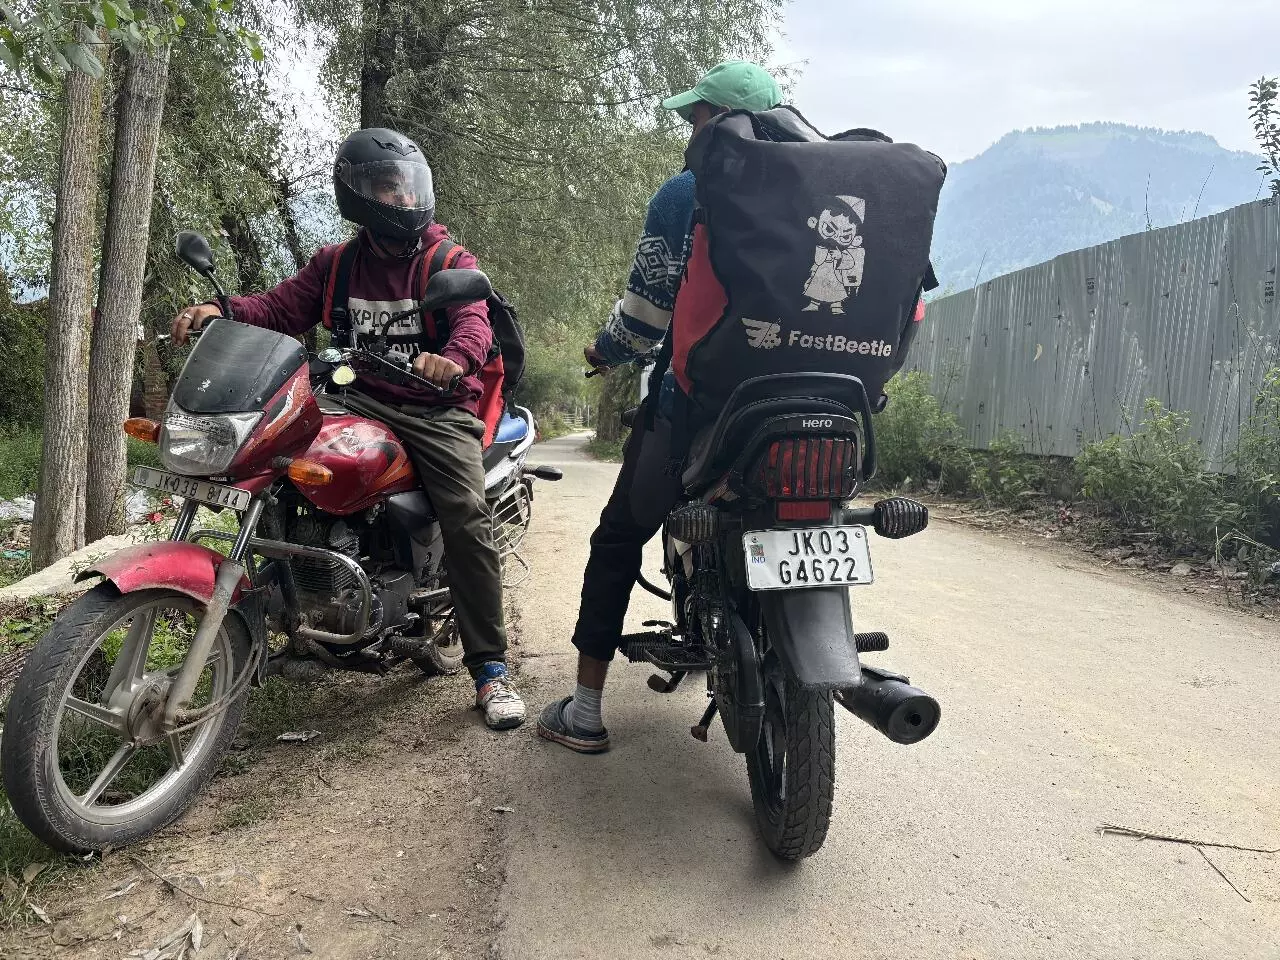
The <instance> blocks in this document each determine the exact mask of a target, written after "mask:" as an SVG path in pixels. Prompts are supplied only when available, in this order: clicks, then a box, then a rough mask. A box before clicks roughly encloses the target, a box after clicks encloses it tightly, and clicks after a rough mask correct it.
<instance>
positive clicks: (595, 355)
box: [582, 343, 608, 367]
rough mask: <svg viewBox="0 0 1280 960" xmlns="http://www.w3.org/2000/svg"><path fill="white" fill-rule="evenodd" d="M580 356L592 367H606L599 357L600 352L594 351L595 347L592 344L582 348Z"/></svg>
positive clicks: (602, 359)
mask: <svg viewBox="0 0 1280 960" xmlns="http://www.w3.org/2000/svg"><path fill="white" fill-rule="evenodd" d="M582 355H583V357H585V358H586V361H587V363H588V364H590V365H591V366H593V367H604V366H608V364H607V363H606V362H605V359H604V357H602V356H600V351H599V350H597V349H596V345H595V344H594V343H589V344H587V345H586V346H585V347H583V348H582Z"/></svg>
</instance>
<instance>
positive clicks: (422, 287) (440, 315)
mask: <svg viewBox="0 0 1280 960" xmlns="http://www.w3.org/2000/svg"><path fill="white" fill-rule="evenodd" d="M462 250H463V247H462V244H460V243H454V242H453V241H452V240H450V239H449V238H448V237H444V238H442V239H440V240H437V241H436V242H435V245H434V246H432V247H431V249H430V250H428V251H427V254H426V256H425V257H423V258H422V263H424V264H426V269H420V270H419V271H418V299H419V300H424V299H426V296H427V284H428V283H429V282H430V281H431V278H432V277H434V276H435V275H436V274H437V273H439V272H440V271H441V270H448V269H449V268H450V267H452V266H453V265H454V264H455V263H457V262H458V257H460V256H462ZM423 319H424V320H426V321H427V331H426V333H427V336H428V337H429V338H430V339H431V340H432V341H434V342H435V343H436V344H437V345H438V346H441V347H443V346H444V342H445V341H447V340H448V339H449V314H448V312H447V311H445V310H444V309H440V310H436V311H434V312H433V313H432V314H431V315H430V318H429V319H428V318H427V317H423Z"/></svg>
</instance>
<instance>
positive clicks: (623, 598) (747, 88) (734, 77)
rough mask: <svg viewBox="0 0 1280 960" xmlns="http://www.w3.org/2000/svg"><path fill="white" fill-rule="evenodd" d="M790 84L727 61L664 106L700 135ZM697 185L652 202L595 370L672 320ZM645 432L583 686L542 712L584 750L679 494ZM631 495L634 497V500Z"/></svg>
mask: <svg viewBox="0 0 1280 960" xmlns="http://www.w3.org/2000/svg"><path fill="white" fill-rule="evenodd" d="M781 102H782V90H781V89H780V88H779V86H778V83H777V81H776V80H774V78H773V77H772V76H770V75H769V73H768V72H767V71H765V70H764V69H763V68H762V67H759V66H757V65H756V64H754V63H748V62H746V61H744V60H726V61H725V62H724V63H721V64H718V65H717V66H715V67H713V68H712V69H711V70H710V71H709V72H708V73H707V74H706V75H705V76H704V77H703V78H702V79H701V80H699V81H698V83H697V85H695V86H694V87H693V89H691V90H686V91H685V92H684V93H681V94H677V95H676V96H674V97H670V98H669V99H667V100H664V101H663V102H662V105H663V106H664V107H665V108H666V109H668V110H674V111H675V112H676V113H678V114H679V115H680V116H681V117H683V118H684V119H685V120H686V121H688V122H689V123H691V124H692V125H693V133H692V135H691V137H692V136H697V134H698V132H699V131H700V130H701V129H702V128H703V127H704V126H706V124H707V122H708V121H709V120H711V118H712V117H715V116H717V115H718V114H721V113H726V112H728V111H730V110H752V111H762V110H771V109H773V108H774V107H776V106H778V105H779V104H781ZM693 214H694V182H693V174H692V173H691V172H690V171H688V170H686V171H684V172H682V173H680V174H678V175H676V176H674V177H672V178H671V179H670V180H668V181H667V182H666V183H664V184H663V185H662V187H661V188H659V190H658V192H657V193H656V194H655V195H654V197H653V199H652V200H651V201H649V211H648V215H647V216H646V217H645V224H644V233H643V234H642V236H641V237H640V243H639V246H638V247H637V250H636V258H635V263H634V265H633V266H632V268H631V276H630V278H629V280H628V282H627V291H626V293H625V294H624V295H623V297H622V299H621V300H619V301H618V303H617V305H616V306H615V307H614V309H613V313H612V315H611V316H610V317H609V320H608V322H607V323H606V324H605V326H604V329H603V330H601V332H600V335H599V336H598V337H597V338H596V340H595V342H594V343H593V344H591V345H590V346H588V347H587V348H586V350H585V351H584V353H585V355H586V358H587V362H588V363H590V364H591V365H592V366H617V365H619V364H623V363H628V362H630V361H631V360H634V359H636V358H638V357H640V356H643V355H644V354H647V353H649V352H650V351H651V350H652V349H653V348H654V347H656V346H657V345H658V344H659V343H661V341H662V338H663V337H664V336H665V335H666V333H667V328H668V327H669V326H670V324H671V314H672V310H673V309H674V307H675V300H676V291H677V290H678V289H679V286H680V280H681V278H682V277H683V276H684V269H685V264H686V262H687V261H688V258H689V253H690V250H691V248H692V240H693ZM674 390H675V383H674V380H673V379H672V376H671V374H670V373H668V375H667V378H666V379H665V380H664V381H663V385H662V391H661V396H660V397H659V398H658V400H659V409H660V411H661V412H662V413H663V414H664V415H668V414H669V413H670V410H671V403H670V400H671V398H672V397H673V396H674V393H673V391H674ZM659 424H660V429H656V430H652V431H646V430H642V429H637V430H635V431H633V432H632V434H631V437H630V439H628V441H627V445H626V449H625V452H624V455H623V462H622V470H621V472H620V473H619V475H618V480H617V483H616V484H615V486H614V488H613V494H612V496H610V498H609V502H608V504H607V505H606V506H605V509H604V512H603V513H602V514H601V516H600V525H599V526H598V527H597V528H596V531H595V533H594V534H593V535H592V537H591V557H590V559H589V560H588V562H587V572H586V577H585V579H584V580H583V584H582V602H581V605H580V607H579V609H578V625H577V628H576V629H575V630H574V634H573V645H574V646H575V647H577V648H578V685H577V689H576V690H575V692H574V694H573V695H572V696H568V697H565V698H563V699H561V700H558V701H556V702H555V703H552V704H551V705H550V706H548V707H547V708H546V710H545V711H543V714H542V717H541V719H540V720H539V722H538V733H539V734H540V735H541V736H542V737H544V738H546V739H548V740H552V741H554V742H556V743H560V744H563V745H564V746H567V747H569V749H571V750H577V751H578V752H580V753H600V752H602V751H604V750H607V749H609V735H608V733H607V732H606V731H605V729H604V725H603V723H602V721H601V714H600V704H601V695H602V691H603V690H604V681H605V675H606V674H607V672H608V669H609V661H610V660H612V659H613V655H614V652H615V651H616V650H617V647H618V641H619V639H620V638H621V636H622V622H623V618H624V617H625V616H626V612H627V604H628V601H629V599H630V596H631V590H632V588H633V587H634V586H635V584H636V580H637V578H638V577H639V575H640V558H641V554H642V552H643V550H644V545H645V544H646V543H647V542H648V541H649V540H651V539H652V538H653V536H654V534H656V533H657V532H658V530H659V528H660V527H661V525H662V520H663V518H664V517H665V516H666V514H667V511H668V510H669V509H670V507H671V505H672V504H673V503H674V502H675V499H676V497H677V496H678V494H679V492H680V490H679V481H678V480H673V478H671V477H668V476H666V475H665V474H664V472H663V468H664V467H665V464H666V460H667V456H666V454H667V444H668V443H669V440H670V431H669V429H663V428H661V427H662V421H661V420H660V421H659ZM633 493H634V494H635V496H634V499H633Z"/></svg>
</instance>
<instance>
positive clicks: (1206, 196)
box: [934, 123, 1262, 290]
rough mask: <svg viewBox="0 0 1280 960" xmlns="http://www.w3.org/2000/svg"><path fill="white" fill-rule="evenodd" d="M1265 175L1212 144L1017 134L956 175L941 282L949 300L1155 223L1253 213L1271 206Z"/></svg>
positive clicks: (1121, 131) (1101, 132) (1120, 135)
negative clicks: (1240, 210)
mask: <svg viewBox="0 0 1280 960" xmlns="http://www.w3.org/2000/svg"><path fill="white" fill-rule="evenodd" d="M1257 165H1258V158H1257V157H1255V156H1253V155H1252V154H1248V153H1239V152H1233V151H1230V150H1226V149H1224V148H1222V147H1220V146H1219V145H1218V143H1217V141H1215V140H1214V139H1213V138H1212V137H1210V136H1208V135H1207V134H1203V133H1169V132H1165V131H1163V130H1151V129H1146V128H1141V127H1130V126H1125V125H1123V124H1114V123H1093V124H1085V125H1084V126H1079V127H1055V128H1053V129H1043V128H1041V129H1034V130H1024V131H1018V132H1015V133H1010V134H1007V135H1006V136H1004V137H1003V138H1001V139H1000V140H999V141H998V142H997V143H995V144H994V145H993V146H991V147H990V148H989V149H987V150H986V151H985V152H983V153H982V154H980V155H979V156H977V157H974V158H973V159H972V160H967V161H965V162H963V163H958V164H955V165H953V166H952V167H951V170H950V173H949V175H948V177H947V185H946V187H945V188H944V189H943V192H942V201H941V204H940V207H939V210H938V222H937V228H936V232H935V234H934V264H935V266H936V268H937V272H938V277H939V279H940V280H941V281H942V286H943V289H944V290H945V289H950V290H963V289H966V288H968V287H971V286H973V284H974V281H975V278H976V277H977V276H978V273H979V269H980V270H981V277H982V278H986V279H990V278H991V277H995V276H999V275H1000V274H1002V273H1008V272H1010V271H1011V270H1017V269H1019V268H1021V267H1026V266H1031V265H1032V264H1036V263H1041V262H1043V261H1045V260H1049V259H1052V258H1053V257H1055V256H1057V255H1058V254H1060V253H1065V252H1067V251H1069V250H1077V249H1079V248H1081V247H1089V246H1093V245H1094V244H1098V243H1104V242H1106V241H1108V240H1114V239H1116V238H1117V237H1121V236H1124V235H1125V234H1129V233H1137V232H1139V231H1141V230H1144V229H1146V227H1147V225H1148V222H1149V223H1150V225H1151V226H1152V227H1162V226H1168V225H1170V224H1173V223H1178V222H1181V221H1183V220H1188V219H1191V218H1192V217H1193V216H1204V215H1206V214H1210V213H1217V212H1219V211H1221V210H1225V209H1227V208H1229V207H1233V206H1236V205H1237V204H1240V203H1246V202H1248V201H1250V200H1253V199H1255V198H1257V197H1258V196H1259V195H1260V194H1259V185H1260V183H1261V179H1262V178H1261V175H1260V174H1259V173H1257V172H1256V167H1257ZM1148 178H1149V181H1150V189H1149V194H1148ZM1202 191H1203V194H1202Z"/></svg>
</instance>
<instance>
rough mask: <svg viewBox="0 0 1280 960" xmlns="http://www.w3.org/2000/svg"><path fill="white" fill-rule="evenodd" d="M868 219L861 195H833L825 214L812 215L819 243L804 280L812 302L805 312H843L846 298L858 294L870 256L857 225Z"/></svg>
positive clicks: (823, 212)
mask: <svg viewBox="0 0 1280 960" xmlns="http://www.w3.org/2000/svg"><path fill="white" fill-rule="evenodd" d="M866 218H867V202H866V201H865V200H863V199H861V198H859V197H832V198H831V199H830V200H828V201H827V202H826V203H825V204H824V205H823V208H822V213H820V214H819V215H818V216H816V217H810V218H809V226H810V227H812V228H814V229H816V230H817V231H818V246H817V247H816V248H815V249H814V251H813V268H812V269H811V270H810V271H809V279H808V280H807V281H806V282H805V287H804V295H805V296H806V297H807V298H808V299H809V302H808V304H806V305H805V306H804V308H803V309H804V311H806V312H809V313H812V312H813V311H815V310H820V309H822V308H823V307H826V308H827V309H828V310H830V311H831V312H832V313H833V314H841V313H844V303H845V301H846V300H848V299H849V297H851V296H854V297H856V296H857V295H858V289H859V288H860V287H861V286H862V267H863V263H864V262H865V260H866V256H867V254H866V251H865V250H864V249H863V247H862V237H860V236H859V235H858V227H860V226H861V225H862V224H863V223H864V222H865V221H866Z"/></svg>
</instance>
